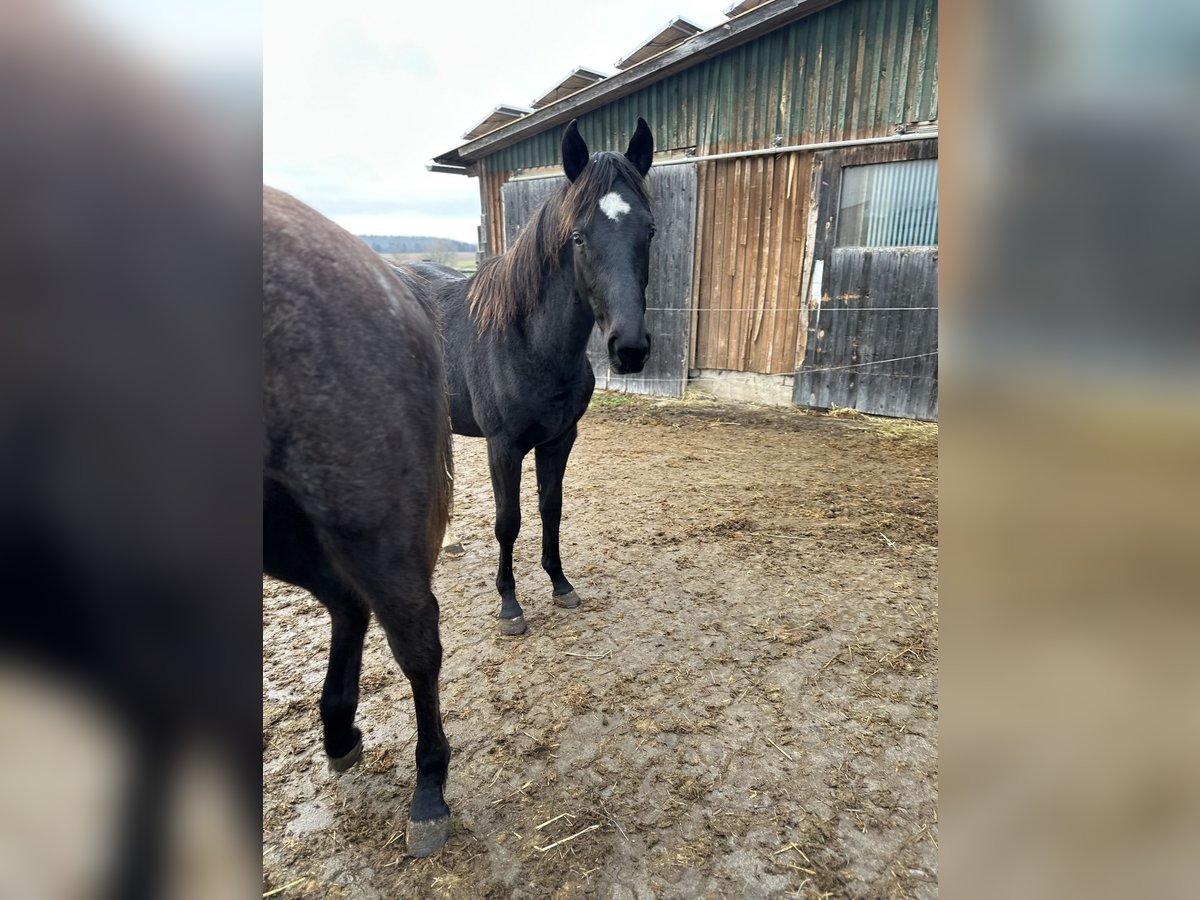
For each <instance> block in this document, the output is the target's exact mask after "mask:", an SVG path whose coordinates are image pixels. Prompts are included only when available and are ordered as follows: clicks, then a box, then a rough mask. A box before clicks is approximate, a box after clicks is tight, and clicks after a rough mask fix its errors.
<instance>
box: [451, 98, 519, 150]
mask: <svg viewBox="0 0 1200 900" xmlns="http://www.w3.org/2000/svg"><path fill="white" fill-rule="evenodd" d="M531 112H533V110H532V109H528V108H527V107H524V106H511V105H509V104H507V103H501V104H500V105H499V106H497V107H496V108H495V109H493V110H492V111H491V112H490V113H488V114H487V115H486V116H485V117H484V118H482V119H481V120H480V121H479V122H478V123H477V124H476V125H475V126H474V127H473V128H471V130H470V131H468V132H466V133H465V134H463V138H464V139H465V140H468V141H469V140H474V139H475V138H479V137H483V136H484V135H485V134H491V133H492V132H493V131H495V130H496V129H497V128H500V127H502V126H504V125H507V124H509V123H510V122H512V121H514V120H515V119H519V118H521V117H522V116H525V115H528V114H529V113H531Z"/></svg>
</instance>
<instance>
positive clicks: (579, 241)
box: [571, 231, 583, 247]
mask: <svg viewBox="0 0 1200 900" xmlns="http://www.w3.org/2000/svg"><path fill="white" fill-rule="evenodd" d="M571 240H573V241H574V242H575V245H576V246H577V247H582V246H583V235H582V234H580V233H579V232H578V231H573V232H571Z"/></svg>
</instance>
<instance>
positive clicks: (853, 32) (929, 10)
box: [483, 0, 938, 171]
mask: <svg viewBox="0 0 1200 900" xmlns="http://www.w3.org/2000/svg"><path fill="white" fill-rule="evenodd" d="M639 115H640V116H642V117H644V118H645V119H646V121H647V122H648V123H649V124H650V126H651V128H652V129H653V131H654V139H655V146H656V148H657V149H658V150H672V149H681V148H688V147H695V148H696V152H697V154H700V155H703V154H706V153H719V152H725V151H729V150H742V149H756V148H766V147H770V146H771V145H772V142H773V140H774V138H775V136H776V135H780V136H781V142H782V143H783V144H785V145H786V144H797V143H809V142H817V141H826V140H843V139H852V138H860V137H873V136H884V135H887V134H890V133H892V131H893V130H894V128H895V126H896V125H897V124H898V123H902V122H918V121H929V120H933V119H937V115H938V108H937V0H845V2H842V3H838V4H836V5H834V6H830V7H828V8H827V9H824V10H821V11H820V12H817V13H814V14H813V15H811V16H808V17H806V18H802V19H798V20H795V21H792V22H791V23H790V24H785V25H783V26H782V27H780V28H778V29H777V30H775V31H772V32H769V33H768V34H766V35H764V36H762V37H759V38H757V39H756V40H753V41H751V42H750V43H747V44H743V45H742V46H740V47H736V48H734V49H732V50H729V51H727V52H725V53H722V54H721V55H719V56H716V57H714V58H712V59H710V60H708V61H706V62H702V63H700V64H698V65H695V66H693V67H691V68H689V69H685V70H684V71H682V72H678V73H676V74H674V75H671V76H668V77H667V78H664V79H663V80H661V81H657V82H654V83H652V84H650V85H648V86H646V87H645V88H642V89H641V90H639V91H637V92H635V93H632V94H629V95H627V96H625V97H622V98H620V99H618V100H615V101H613V102H612V103H609V104H607V105H605V106H603V107H600V108H599V109H596V110H593V111H591V112H587V113H584V114H583V115H581V116H580V117H579V128H580V132H581V133H582V134H583V136H584V138H585V140H587V142H588V146H589V147H590V148H592V149H593V150H623V149H624V148H625V145H626V144H627V142H628V140H629V135H630V134H632V132H633V127H634V124H635V123H636V122H637V117H638V116H639ZM561 132H562V129H561V128H557V127H556V128H551V129H548V130H546V131H542V132H539V133H538V134H535V135H532V136H531V137H529V138H526V139H525V140H523V141H520V142H519V143H516V144H513V145H511V146H508V147H505V148H503V149H500V150H498V151H497V152H495V153H494V154H492V155H490V156H488V157H486V158H485V159H484V161H483V162H484V165H485V167H486V168H487V169H488V170H489V171H511V170H513V169H518V168H534V167H537V166H546V165H554V164H557V162H558V159H559V140H560V137H561Z"/></svg>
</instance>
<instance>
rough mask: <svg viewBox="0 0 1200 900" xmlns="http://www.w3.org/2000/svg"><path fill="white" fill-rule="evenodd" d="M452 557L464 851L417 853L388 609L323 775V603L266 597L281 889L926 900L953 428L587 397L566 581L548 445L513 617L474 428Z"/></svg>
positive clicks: (457, 788) (569, 519)
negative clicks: (347, 728) (553, 572)
mask: <svg viewBox="0 0 1200 900" xmlns="http://www.w3.org/2000/svg"><path fill="white" fill-rule="evenodd" d="M455 440H456V443H455V454H456V465H457V474H456V493H455V518H454V527H455V529H456V531H457V533H458V535H459V536H460V537H461V538H462V540H463V543H464V545H465V546H466V550H467V552H466V555H465V556H464V557H462V558H459V559H446V558H443V559H442V560H441V561H440V562H439V564H438V570H437V575H436V579H435V584H434V590H435V592H436V593H437V596H438V598H439V600H440V602H441V609H442V619H441V631H442V642H443V644H444V646H445V661H444V664H443V669H442V682H441V685H442V709H443V713H444V717H445V728H446V734H447V737H448V738H449V741H450V745H451V747H452V748H453V753H454V756H453V759H452V760H451V763H450V776H449V784H448V787H447V791H446V800H447V802H448V803H449V804H450V806H451V808H452V810H453V815H454V818H453V825H452V828H451V833H450V839H449V842H448V844H447V846H446V848H445V849H444V850H443V851H442V852H441V854H439V855H438V856H436V857H432V858H429V859H422V860H414V859H409V858H408V857H406V856H405V855H404V827H405V819H406V815H407V809H408V803H409V799H410V797H411V792H412V786H413V780H414V770H413V749H414V744H415V730H414V724H413V710H412V702H411V692H410V691H409V688H408V683H407V682H406V681H405V679H404V677H403V676H402V675H401V674H400V672H399V669H398V667H397V666H396V664H395V662H394V661H393V660H392V658H391V656H390V654H389V652H388V649H387V644H386V641H385V640H384V638H383V634H382V632H381V631H380V630H379V629H378V627H377V626H375V625H374V624H373V625H372V627H371V631H370V632H369V634H368V637H367V650H366V654H365V658H364V662H363V678H362V695H363V696H362V702H361V706H360V708H359V716H358V724H359V726H360V727H361V728H362V730H363V733H364V740H365V743H366V750H365V752H364V756H363V759H362V761H361V762H360V763H359V765H358V766H357V767H356V768H355V769H353V770H351V771H350V772H348V773H346V774H344V775H342V776H340V777H335V776H333V775H332V774H330V773H329V772H328V771H327V768H326V763H325V757H324V754H323V751H322V748H321V739H320V723H319V720H318V712H317V703H318V698H319V694H320V688H321V680H322V677H323V674H324V666H325V660H326V653H327V650H328V639H329V626H328V619H327V617H326V615H325V614H324V611H323V610H322V608H321V607H320V606H319V605H318V604H317V603H316V601H315V600H313V599H312V598H311V597H310V596H308V595H307V594H305V593H304V592H303V591H300V590H299V589H296V588H293V587H291V586H289V585H284V584H281V583H278V582H273V581H270V580H268V581H266V582H265V583H264V591H263V778H264V793H263V818H264V823H263V873H264V881H263V891H264V893H270V894H271V896H276V897H281V898H288V897H301V896H306V897H346V898H360V897H361V898H367V897H454V898H458V897H463V898H475V897H555V898H574V897H601V898H613V900H618V898H620V900H625V898H631V900H632V898H638V900H641V898H650V897H688V898H691V897H935V896H936V895H937V841H938V825H937V772H938V769H937V735H938V683H937V636H938V612H937V543H938V531H937V509H938V507H937V428H936V426H933V425H925V424H917V423H909V422H899V421H894V420H883V419H868V418H864V417H861V416H857V415H856V416H853V417H844V418H843V417H839V416H836V415H835V416H829V415H807V414H805V413H803V412H801V411H799V410H789V409H765V408H761V407H751V406H740V405H730V404H722V403H717V402H715V401H710V400H709V401H706V400H703V399H696V400H689V401H655V400H647V399H640V398H630V397H626V396H623V395H611V394H598V395H597V397H596V399H595V400H593V407H592V409H591V410H590V411H589V412H588V414H587V415H586V416H585V417H584V418H583V420H582V422H581V423H580V429H579V441H578V442H577V443H576V445H575V451H574V453H573V454H572V457H571V462H570V465H569V467H568V470H567V480H566V492H565V498H564V521H563V532H562V538H563V539H562V556H563V562H564V569H565V571H566V573H567V575H568V577H569V578H571V580H572V581H573V582H574V584H575V587H576V589H577V590H578V592H579V594H580V596H581V597H582V598H583V605H582V606H581V607H580V608H579V609H576V610H563V609H559V608H557V607H555V606H553V604H552V603H551V600H550V582H549V579H548V578H546V576H545V574H544V573H543V572H542V570H541V567H540V564H539V559H540V553H541V549H540V527H539V523H538V518H537V508H536V490H535V481H534V475H533V468H532V461H533V457H532V454H531V455H530V457H529V458H528V460H527V463H526V468H525V474H524V481H523V491H522V493H523V501H524V502H523V530H522V533H521V538H520V539H519V541H518V543H517V549H516V562H515V568H516V574H517V587H518V597H519V598H520V600H521V602H522V605H523V606H524V607H525V618H526V621H527V622H528V623H529V631H528V632H527V633H526V634H525V635H523V636H521V637H515V638H510V637H502V636H500V635H499V634H498V632H497V629H496V622H495V616H496V612H497V609H498V605H499V603H498V597H497V595H496V593H495V589H494V586H493V579H494V578H495V565H496V556H497V551H496V546H495V541H494V538H493V536H492V499H491V488H490V484H489V481H488V475H487V460H486V450H485V446H484V444H483V442H482V441H479V440H472V439H461V438H456V439H455Z"/></svg>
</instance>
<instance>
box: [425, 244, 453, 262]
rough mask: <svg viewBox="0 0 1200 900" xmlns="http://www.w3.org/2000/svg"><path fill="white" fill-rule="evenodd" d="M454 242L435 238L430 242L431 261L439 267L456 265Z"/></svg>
mask: <svg viewBox="0 0 1200 900" xmlns="http://www.w3.org/2000/svg"><path fill="white" fill-rule="evenodd" d="M454 253H455V248H454V241H450V240H446V239H445V238H435V239H434V240H432V241H430V242H429V261H430V262H435V263H437V264H438V265H439V266H449V265H453V264H454Z"/></svg>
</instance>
